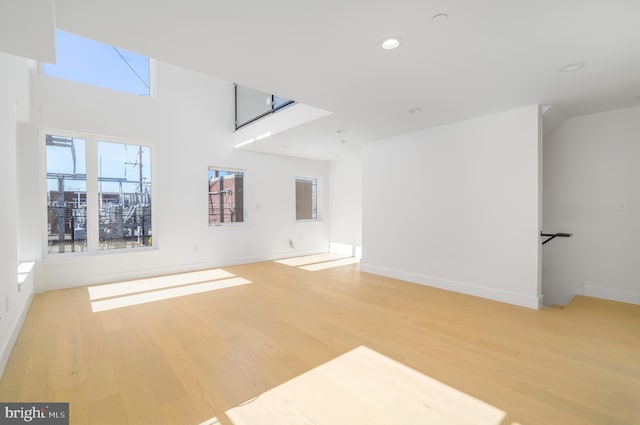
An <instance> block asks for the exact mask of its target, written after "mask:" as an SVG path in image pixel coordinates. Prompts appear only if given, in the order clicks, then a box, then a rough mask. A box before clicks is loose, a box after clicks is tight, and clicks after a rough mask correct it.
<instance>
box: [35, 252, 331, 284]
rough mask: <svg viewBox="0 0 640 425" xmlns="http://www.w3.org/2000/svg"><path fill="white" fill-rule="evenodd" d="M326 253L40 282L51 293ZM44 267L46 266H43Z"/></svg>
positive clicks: (254, 258)
mask: <svg viewBox="0 0 640 425" xmlns="http://www.w3.org/2000/svg"><path fill="white" fill-rule="evenodd" d="M326 252H328V250H327V249H326V248H318V249H308V250H298V251H287V252H280V253H278V254H273V255H259V256H251V257H236V258H233V259H230V260H227V261H225V262H224V263H221V262H216V261H205V262H199V263H192V264H181V265H178V266H168V267H152V268H148V269H138V270H136V271H134V272H116V273H104V274H100V275H92V276H91V278H89V279H87V278H86V277H83V278H82V279H81V280H79V281H74V280H73V279H74V277H73V276H66V277H63V278H60V279H55V280H49V281H44V282H40V285H41V288H42V289H43V291H53V290H57V289H67V288H77V287H83V286H91V285H99V284H103V283H112V282H121V281H126V280H131V279H142V278H147V277H154V276H162V275H168V274H174V273H185V272H193V271H199V270H206V269H211V268H224V267H231V266H235V265H240V264H250V263H258V262H263V261H274V260H281V259H283V258H290V257H298V256H304V255H314V254H324V253H326ZM43 266H44V267H46V265H43Z"/></svg>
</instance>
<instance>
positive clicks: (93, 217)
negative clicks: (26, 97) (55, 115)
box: [38, 127, 160, 261]
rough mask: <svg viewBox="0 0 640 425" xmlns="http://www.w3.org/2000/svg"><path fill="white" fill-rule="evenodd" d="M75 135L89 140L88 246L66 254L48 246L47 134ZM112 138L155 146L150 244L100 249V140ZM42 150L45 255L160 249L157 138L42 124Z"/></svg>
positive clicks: (60, 256) (56, 258) (57, 256)
mask: <svg viewBox="0 0 640 425" xmlns="http://www.w3.org/2000/svg"><path fill="white" fill-rule="evenodd" d="M47 135H52V136H60V137H72V138H76V139H84V140H85V158H86V188H87V192H86V193H87V194H86V196H87V213H86V220H87V249H86V251H75V252H65V253H64V254H59V253H49V249H48V237H47V233H48V216H47V197H46V193H47V148H46V142H45V141H46V136H47ZM99 142H111V143H119V144H126V145H139V146H145V147H148V148H149V149H150V150H151V153H150V160H151V199H152V202H151V220H152V243H151V245H150V246H140V247H133V248H122V249H100V235H99V220H100V212H99V207H100V206H99V205H98V202H99V201H98V198H99V196H98V191H99V182H98V175H99V164H98V143H99ZM38 153H39V155H38V156H39V161H38V166H39V170H38V171H39V183H40V187H39V192H38V196H39V198H40V214H41V221H42V224H41V230H40V235H41V239H42V240H41V245H42V258H44V259H47V260H54V261H60V260H63V261H64V259H69V258H75V257H83V256H93V255H119V254H127V253H135V252H144V251H155V250H157V249H159V246H160V244H159V241H160V239H159V231H158V229H159V226H158V220H157V211H156V209H157V207H156V204H157V202H156V201H155V193H156V189H155V186H156V185H155V184H154V181H156V167H155V166H154V164H155V163H156V162H157V161H156V148H155V144H154V143H153V142H150V141H147V140H140V139H131V138H123V137H115V136H107V135H100V134H94V133H85V132H82V131H69V130H58V129H53V128H44V127H41V128H40V136H39V138H38Z"/></svg>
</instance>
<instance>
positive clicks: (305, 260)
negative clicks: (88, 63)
mask: <svg viewBox="0 0 640 425" xmlns="http://www.w3.org/2000/svg"><path fill="white" fill-rule="evenodd" d="M348 257H350V256H349V255H340V254H335V253H333V252H325V253H323V254H313V255H304V256H302V257H293V258H285V259H283V260H276V261H275V262H276V263H279V264H284V265H285V266H291V267H300V266H305V265H307V264H314V263H321V262H324V261H333V260H339V259H342V258H348Z"/></svg>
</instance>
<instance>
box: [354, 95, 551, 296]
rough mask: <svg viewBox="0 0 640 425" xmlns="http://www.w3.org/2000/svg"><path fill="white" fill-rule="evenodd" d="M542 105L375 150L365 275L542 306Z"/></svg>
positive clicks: (370, 163)
mask: <svg viewBox="0 0 640 425" xmlns="http://www.w3.org/2000/svg"><path fill="white" fill-rule="evenodd" d="M538 123H539V113H538V107H537V106H529V107H526V108H521V109H517V110H513V111H509V112H505V113H501V114H496V115H491V116H487V117H482V118H477V119H472V120H469V121H464V122H458V123H453V124H450V125H446V126H442V127H438V128H433V129H428V130H423V131H419V132H415V133H409V134H404V135H400V136H396V137H391V138H387V139H383V140H379V141H376V142H371V143H367V144H366V145H365V148H364V155H363V181H364V189H363V211H364V217H363V229H364V230H363V263H362V265H361V268H362V270H364V271H368V272H372V273H377V274H382V275H386V276H391V277H396V278H400V279H404V280H408V281H413V282H417V283H422V284H426V285H430V286H435V287H440V288H444V289H449V290H453V291H458V292H463V293H467V294H471V295H477V296H481V297H486V298H490V299H495V300H499V301H504V302H509V303H513V304H518V305H522V306H526V307H530V308H537V307H538V306H539V299H540V290H539V269H538V267H539V250H540V245H539V236H538V235H539V225H540V223H539V220H540V217H539V215H540V213H539V203H540V198H539V196H540V194H539V192H540V184H539V181H538V179H539V155H541V137H540V134H539V125H538Z"/></svg>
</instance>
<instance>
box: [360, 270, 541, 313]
mask: <svg viewBox="0 0 640 425" xmlns="http://www.w3.org/2000/svg"><path fill="white" fill-rule="evenodd" d="M360 270H361V271H363V272H367V273H373V274H377V275H381V276H386V277H391V278H394V279H400V280H404V281H407V282H412V283H418V284H420V285H426V286H431V287H434V288H439V289H444V290H447V291H453V292H459V293H462V294H467V295H473V296H476V297H481V298H487V299H490V300H494V301H500V302H504V303H508V304H514V305H518V306H522V307H527V308H532V309H536V310H537V309H539V308H540V306H541V305H542V296H541V295H539V296H537V297H536V296H530V295H524V294H519V293H516V292H511V291H504V290H500V289H494V288H487V287H484V286H479V285H475V284H473V283H468V282H456V281H453V280H448V279H442V278H438V277H433V276H426V275H422V274H417V273H410V272H405V271H402V270H396V269H390V268H386V267H380V266H375V265H373V264H368V263H366V262H361V263H360Z"/></svg>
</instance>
